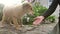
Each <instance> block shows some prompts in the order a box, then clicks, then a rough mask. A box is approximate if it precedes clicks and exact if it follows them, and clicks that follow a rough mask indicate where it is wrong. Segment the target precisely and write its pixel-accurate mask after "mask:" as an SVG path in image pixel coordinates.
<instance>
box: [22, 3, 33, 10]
mask: <svg viewBox="0 0 60 34" xmlns="http://www.w3.org/2000/svg"><path fill="white" fill-rule="evenodd" d="M23 9H32V5H31V4H30V3H24V4H23Z"/></svg>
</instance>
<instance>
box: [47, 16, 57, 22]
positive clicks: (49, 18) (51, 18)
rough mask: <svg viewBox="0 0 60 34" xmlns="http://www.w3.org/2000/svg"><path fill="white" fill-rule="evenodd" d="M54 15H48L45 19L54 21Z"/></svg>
mask: <svg viewBox="0 0 60 34" xmlns="http://www.w3.org/2000/svg"><path fill="white" fill-rule="evenodd" d="M55 18H56V17H55V16H49V17H48V18H46V20H49V21H50V22H52V23H53V22H54V21H55Z"/></svg>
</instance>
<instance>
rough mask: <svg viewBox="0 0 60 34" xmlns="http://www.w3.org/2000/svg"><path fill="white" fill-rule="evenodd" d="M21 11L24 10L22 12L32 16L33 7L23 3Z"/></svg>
mask: <svg viewBox="0 0 60 34" xmlns="http://www.w3.org/2000/svg"><path fill="white" fill-rule="evenodd" d="M23 9H24V12H26V13H29V14H33V7H32V5H31V4H30V3H28V2H27V3H24V4H23Z"/></svg>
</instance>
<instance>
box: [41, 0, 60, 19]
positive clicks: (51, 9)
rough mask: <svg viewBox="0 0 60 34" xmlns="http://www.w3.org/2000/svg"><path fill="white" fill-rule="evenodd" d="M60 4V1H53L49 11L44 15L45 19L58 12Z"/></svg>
mask: <svg viewBox="0 0 60 34" xmlns="http://www.w3.org/2000/svg"><path fill="white" fill-rule="evenodd" d="M58 4H60V0H53V2H52V4H51V5H50V7H49V8H48V10H47V11H46V12H44V13H43V14H42V16H44V19H45V18H47V17H48V16H50V15H51V14H52V13H53V12H54V11H55V10H56V8H57V6H58Z"/></svg>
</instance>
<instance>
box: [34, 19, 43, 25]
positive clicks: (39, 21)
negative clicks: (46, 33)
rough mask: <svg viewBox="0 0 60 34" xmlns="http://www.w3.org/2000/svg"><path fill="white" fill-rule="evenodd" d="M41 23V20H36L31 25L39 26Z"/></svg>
mask: <svg viewBox="0 0 60 34" xmlns="http://www.w3.org/2000/svg"><path fill="white" fill-rule="evenodd" d="M41 22H42V19H37V20H35V21H34V22H33V25H39V24H40V23H41Z"/></svg>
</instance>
